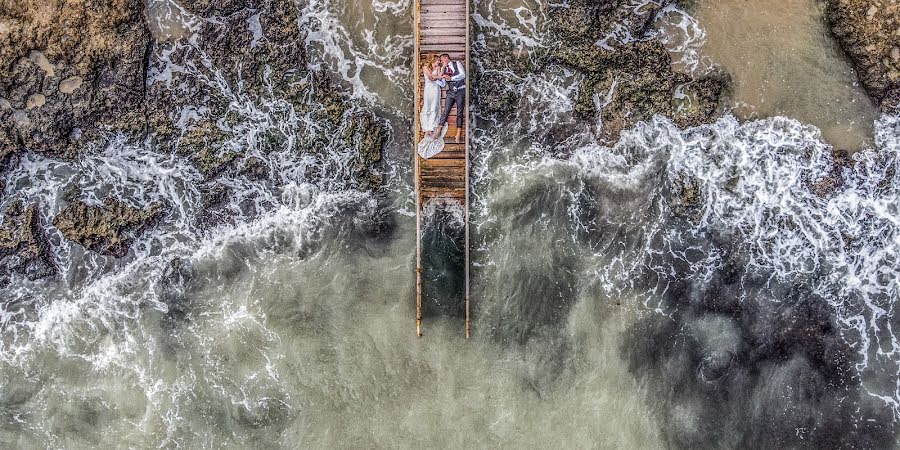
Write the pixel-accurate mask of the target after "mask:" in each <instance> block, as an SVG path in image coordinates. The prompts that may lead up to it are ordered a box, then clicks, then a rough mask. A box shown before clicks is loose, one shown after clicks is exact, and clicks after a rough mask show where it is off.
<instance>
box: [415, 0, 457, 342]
mask: <svg viewBox="0 0 900 450" xmlns="http://www.w3.org/2000/svg"><path fill="white" fill-rule="evenodd" d="M415 2H416V49H415V54H416V55H417V56H416V58H415V59H416V61H415V63H416V67H415V71H414V73H415V75H416V78H415V80H416V81H415V86H416V112H415V126H416V136H417V139H416V140H417V141H419V140H421V139H422V138H423V137H424V136H425V133H424V131H423V130H422V129H421V126H420V124H419V111H421V108H422V90H423V88H424V74H423V73H422V57H423V56H424V55H426V54H429V53H433V54H441V53H447V54H448V55H450V59H452V60H455V61H459V62H463V63H465V66H466V67H465V70H466V84H467V89H466V90H467V91H468V90H469V89H468V86H471V83H469V82H468V81H469V77H470V76H471V71H470V70H469V2H468V0H415ZM468 94H469V92H466V102H467V103H468V101H469V99H468V97H469V95H468ZM445 99H446V90H445V91H444V92H443V93H442V95H441V108H443V105H444V102H445ZM466 106H467V107H466V108H463V109H459V110H457V111H455V112H453V113H452V114H451V115H450V118H449V119H448V121H447V124H448V125H449V126H450V128H448V130H447V134H446V137H445V141H446V146H445V147H444V150H443V151H442V152H441V153H439V154H437V155H435V156H434V157H432V158H429V159H422V158H421V157H419V155H418V153H416V150H415V147H414V148H413V158H415V178H416V205H417V206H416V334H417V335H419V336H421V335H422V316H423V311H422V253H423V250H424V249H423V248H422V208H423V206H424V205H425V204H426V203H427V202H429V201H445V202H446V201H452V202H457V203H459V204H461V205H462V207H463V209H464V211H465V218H466V225H465V227H466V229H465V283H466V285H465V302H466V337H467V338H468V337H469V189H468V186H469V151H468V149H469V140H468V130H467V128H468V126H469V120H468V119H469V117H468V105H466ZM454 109H456V108H454ZM457 114H464V115H466V117H465V118H466V120H465V125H464V126H463V129H462V130H461V132H462V136H461V141H460V143H459V144H457V143H455V139H456V132H457V128H456V115H457Z"/></svg>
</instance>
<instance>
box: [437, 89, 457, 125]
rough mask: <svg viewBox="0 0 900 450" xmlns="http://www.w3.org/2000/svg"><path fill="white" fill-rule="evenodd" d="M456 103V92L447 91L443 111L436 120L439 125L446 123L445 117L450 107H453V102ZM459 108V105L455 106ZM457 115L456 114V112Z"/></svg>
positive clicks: (448, 115) (448, 114) (448, 113)
mask: <svg viewBox="0 0 900 450" xmlns="http://www.w3.org/2000/svg"><path fill="white" fill-rule="evenodd" d="M454 103H456V94H455V93H454V92H451V91H448V92H447V101H446V102H445V103H444V113H443V114H441V120H440V121H438V123H439V124H441V126H444V125H446V124H447V118H449V117H450V109H451V108H453V104H454ZM456 109H457V110H459V107H458V106H457V107H456ZM457 115H458V114H457Z"/></svg>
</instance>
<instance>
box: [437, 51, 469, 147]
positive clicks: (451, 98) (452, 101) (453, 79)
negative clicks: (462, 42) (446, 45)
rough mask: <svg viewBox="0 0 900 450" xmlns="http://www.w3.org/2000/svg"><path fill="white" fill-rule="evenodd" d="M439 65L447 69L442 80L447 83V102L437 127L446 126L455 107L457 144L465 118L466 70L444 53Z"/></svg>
mask: <svg viewBox="0 0 900 450" xmlns="http://www.w3.org/2000/svg"><path fill="white" fill-rule="evenodd" d="M441 64H443V65H444V66H446V67H447V68H446V69H444V80H446V81H447V102H446V103H445V104H444V112H443V113H442V114H441V118H440V120H438V125H440V126H442V127H443V126H444V125H446V124H447V118H448V117H450V108H453V105H456V143H457V144H459V137H460V133H461V132H462V127H463V120H464V119H465V117H466V112H465V110H466V69H465V66H464V64H462V63H461V62H459V61H450V55H448V54H446V53H444V54H443V55H441Z"/></svg>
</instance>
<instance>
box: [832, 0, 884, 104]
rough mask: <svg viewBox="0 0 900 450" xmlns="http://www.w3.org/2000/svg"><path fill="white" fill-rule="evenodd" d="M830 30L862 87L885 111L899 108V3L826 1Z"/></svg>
mask: <svg viewBox="0 0 900 450" xmlns="http://www.w3.org/2000/svg"><path fill="white" fill-rule="evenodd" d="M826 3H827V10H826V16H827V18H828V22H829V24H830V25H831V30H832V32H833V33H834V36H835V37H836V38H837V40H838V42H839V43H840V45H841V47H843V48H844V51H846V52H847V55H848V56H849V57H850V60H851V61H852V62H853V65H854V66H855V67H856V72H857V74H858V76H859V79H860V81H861V82H862V84H863V86H864V87H865V88H866V90H867V91H868V92H869V94H870V95H871V96H872V97H873V98H874V99H875V100H876V101H878V102H880V104H881V108H882V110H883V111H885V112H897V111H898V110H900V4H898V3H897V2H894V1H887V0H828V1H827V2H826Z"/></svg>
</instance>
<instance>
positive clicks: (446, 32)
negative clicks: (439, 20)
mask: <svg viewBox="0 0 900 450" xmlns="http://www.w3.org/2000/svg"><path fill="white" fill-rule="evenodd" d="M420 35H421V36H422V37H423V38H424V37H430V36H461V37H463V38H465V37H466V29H465V28H462V27H460V28H425V29H423V30H422V32H421V33H420ZM463 45H465V44H463ZM460 47H462V45H461V46H460Z"/></svg>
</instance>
